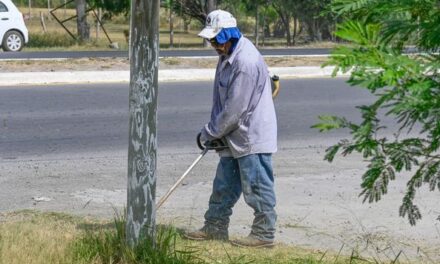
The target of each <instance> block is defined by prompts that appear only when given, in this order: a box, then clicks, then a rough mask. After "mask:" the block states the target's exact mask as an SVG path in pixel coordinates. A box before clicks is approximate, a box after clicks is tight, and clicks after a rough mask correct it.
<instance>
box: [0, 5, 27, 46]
mask: <svg viewBox="0 0 440 264" xmlns="http://www.w3.org/2000/svg"><path fill="white" fill-rule="evenodd" d="M0 41H1V42H0V47H1V48H2V49H3V50H4V51H20V50H21V49H22V48H23V46H24V45H25V44H26V43H27V42H28V41H29V33H28V30H27V28H26V25H25V23H24V20H23V15H22V14H21V13H20V11H19V10H18V9H17V7H16V6H15V5H14V4H13V3H12V1H11V0H0Z"/></svg>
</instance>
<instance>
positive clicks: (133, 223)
mask: <svg viewBox="0 0 440 264" xmlns="http://www.w3.org/2000/svg"><path fill="white" fill-rule="evenodd" d="M159 6H160V5H159V0H133V1H131V23H130V52H129V54H130V55H129V56H130V94H129V103H130V108H129V111H130V128H129V142H128V145H129V146H128V186H127V223H126V227H127V229H126V230H127V231H126V232H127V234H126V235H127V242H128V243H129V245H131V246H134V245H136V244H137V243H138V242H139V241H140V240H141V239H143V238H146V237H147V238H151V239H153V241H154V235H155V225H156V212H155V211H156V207H155V196H156V158H157V136H156V119H157V93H158V65H159V56H158V54H159Z"/></svg>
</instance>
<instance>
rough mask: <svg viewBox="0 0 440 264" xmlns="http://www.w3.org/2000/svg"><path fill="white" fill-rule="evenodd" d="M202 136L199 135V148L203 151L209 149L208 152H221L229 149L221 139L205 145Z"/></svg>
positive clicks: (207, 142)
mask: <svg viewBox="0 0 440 264" xmlns="http://www.w3.org/2000/svg"><path fill="white" fill-rule="evenodd" d="M201 136H202V133H199V134H198V135H197V146H198V147H199V148H200V149H201V150H205V149H208V150H216V151H220V150H224V149H227V148H228V146H227V145H225V143H224V142H223V141H222V140H221V139H214V140H210V141H206V142H204V143H203V142H202V141H201V139H200V138H201Z"/></svg>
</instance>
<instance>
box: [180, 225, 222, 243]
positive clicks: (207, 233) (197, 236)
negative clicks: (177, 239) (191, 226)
mask: <svg viewBox="0 0 440 264" xmlns="http://www.w3.org/2000/svg"><path fill="white" fill-rule="evenodd" d="M183 237H185V238H187V239H190V240H199V241H202V240H228V239H229V238H228V231H223V230H218V228H210V227H207V226H204V227H202V228H201V229H200V230H196V231H193V232H185V233H184V234H183Z"/></svg>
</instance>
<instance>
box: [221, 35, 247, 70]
mask: <svg viewBox="0 0 440 264" xmlns="http://www.w3.org/2000/svg"><path fill="white" fill-rule="evenodd" d="M243 38H244V37H243V36H242V37H241V38H240V39H239V40H238V43H237V46H236V47H235V49H234V51H233V52H232V53H231V55H229V56H225V60H228V62H229V64H232V63H233V62H234V60H235V57H236V56H237V53H238V52H239V50H240V49H241V47H242V46H243Z"/></svg>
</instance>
